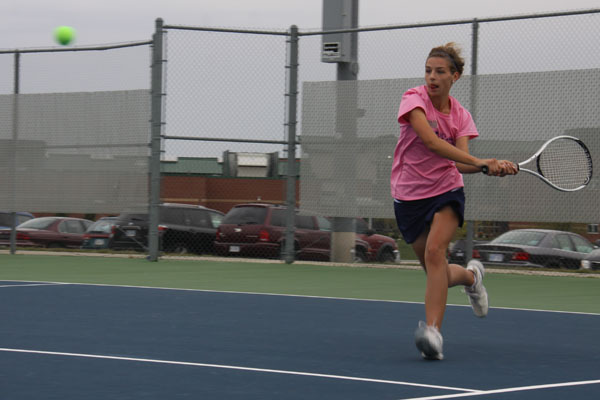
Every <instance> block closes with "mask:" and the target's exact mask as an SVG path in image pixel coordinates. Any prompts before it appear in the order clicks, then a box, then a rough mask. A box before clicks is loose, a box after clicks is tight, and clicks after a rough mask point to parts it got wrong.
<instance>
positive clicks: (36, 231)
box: [0, 217, 93, 248]
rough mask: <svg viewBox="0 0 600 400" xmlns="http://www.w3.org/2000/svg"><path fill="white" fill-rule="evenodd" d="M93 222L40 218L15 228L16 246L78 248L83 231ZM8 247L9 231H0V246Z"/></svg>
mask: <svg viewBox="0 0 600 400" xmlns="http://www.w3.org/2000/svg"><path fill="white" fill-rule="evenodd" d="M92 223H93V222H92V221H89V220H87V219H81V218H69V217H41V218H34V219H30V220H29V221H26V222H23V223H22V224H21V225H19V226H18V227H17V240H16V245H17V246H22V247H73V248H79V247H80V246H81V243H82V242H83V234H84V232H85V230H86V229H87V228H88V226H90V225H91V224H92ZM9 245H10V229H1V230H0V246H9Z"/></svg>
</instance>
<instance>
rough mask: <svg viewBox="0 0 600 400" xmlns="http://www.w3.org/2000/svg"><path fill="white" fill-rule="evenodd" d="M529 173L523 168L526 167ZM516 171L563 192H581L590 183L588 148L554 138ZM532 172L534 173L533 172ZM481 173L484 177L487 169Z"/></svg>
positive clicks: (571, 139)
mask: <svg viewBox="0 0 600 400" xmlns="http://www.w3.org/2000/svg"><path fill="white" fill-rule="evenodd" d="M530 163H531V164H534V165H532V166H531V167H529V168H531V169H529V168H525V166H526V165H527V164H530ZM517 167H518V168H519V171H523V172H527V173H529V174H531V175H534V176H537V177H538V178H540V179H541V180H542V181H543V182H545V183H547V184H548V185H550V186H551V187H553V188H554V189H557V190H560V191H562V192H574V191H576V190H580V189H583V188H584V187H586V186H587V184H588V183H590V181H591V180H592V170H593V168H592V156H591V155H590V151H589V150H588V148H587V146H586V145H585V144H584V143H583V142H582V141H581V140H579V139H577V138H576V137H573V136H556V137H554V138H552V139H550V140H548V141H547V142H546V143H544V144H543V145H542V147H540V149H539V150H538V151H537V152H536V153H535V154H534V155H532V156H531V157H529V158H528V159H527V160H525V161H523V162H520V163H518V164H517ZM534 168H535V170H534ZM482 172H483V173H485V174H487V172H488V168H487V167H483V168H482Z"/></svg>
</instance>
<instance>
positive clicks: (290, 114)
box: [283, 25, 298, 264]
mask: <svg viewBox="0 0 600 400" xmlns="http://www.w3.org/2000/svg"><path fill="white" fill-rule="evenodd" d="M288 43H289V47H288V63H287V64H288V65H287V66H286V68H287V69H288V73H287V74H286V75H287V82H286V89H287V93H286V94H285V95H286V102H285V104H286V112H285V114H286V121H285V126H286V129H287V140H288V144H287V146H288V156H287V180H286V184H287V186H286V199H285V203H286V206H287V212H286V231H285V249H284V254H283V259H284V260H285V262H286V263H287V264H291V263H293V262H294V258H295V256H296V255H295V248H294V231H295V221H294V219H295V216H296V180H297V173H296V124H297V121H296V117H297V115H296V114H297V104H298V27H297V26H296V25H292V26H291V27H290V37H289V41H288Z"/></svg>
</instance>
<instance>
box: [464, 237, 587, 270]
mask: <svg viewBox="0 0 600 400" xmlns="http://www.w3.org/2000/svg"><path fill="white" fill-rule="evenodd" d="M595 248H596V246H594V245H593V244H592V243H590V241H589V240H587V239H586V238H584V237H583V236H580V235H578V234H576V233H572V232H564V231H556V230H549V229H515V230H512V231H508V232H506V233H504V234H502V235H500V236H498V237H497V238H496V239H494V240H492V241H491V242H489V243H487V244H479V245H476V246H474V248H473V258H476V259H479V260H480V261H481V262H482V263H483V264H484V265H499V266H511V267H514V266H518V267H538V268H542V267H543V268H569V269H579V268H580V266H581V261H582V260H583V259H584V258H585V257H586V256H587V255H588V254H589V253H591V252H592V251H593V250H594V249H595Z"/></svg>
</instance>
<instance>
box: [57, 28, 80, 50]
mask: <svg viewBox="0 0 600 400" xmlns="http://www.w3.org/2000/svg"><path fill="white" fill-rule="evenodd" d="M54 39H56V41H57V42H58V43H59V44H61V45H63V46H66V45H68V44H69V43H71V42H72V41H73V39H75V29H73V28H71V27H70V26H59V27H58V28H56V29H55V30H54Z"/></svg>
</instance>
